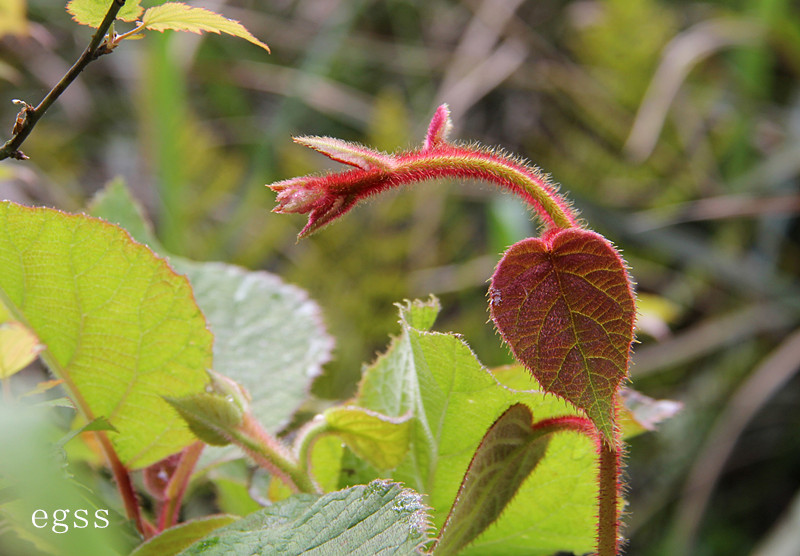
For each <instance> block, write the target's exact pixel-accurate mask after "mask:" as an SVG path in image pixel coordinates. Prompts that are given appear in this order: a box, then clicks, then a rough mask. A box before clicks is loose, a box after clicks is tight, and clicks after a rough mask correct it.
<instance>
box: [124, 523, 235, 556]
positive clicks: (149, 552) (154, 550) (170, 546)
mask: <svg viewBox="0 0 800 556" xmlns="http://www.w3.org/2000/svg"><path fill="white" fill-rule="evenodd" d="M236 519H237V518H236V517H235V516H231V515H212V516H209V517H204V518H200V519H193V520H191V521H186V522H184V523H181V524H180V525H176V526H175V527H171V528H169V529H167V530H166V531H164V532H162V533H161V534H160V535H158V536H156V537H153V538H152V539H150V540H148V541H147V542H144V543H142V544H140V545H139V546H137V547H136V550H134V551H133V552H131V554H130V556H175V555H176V554H179V553H180V552H182V551H183V550H184V549H186V548H189V547H190V546H191V545H192V544H193V543H194V542H196V541H197V540H199V539H202V538H203V537H205V536H207V535H209V534H211V533H212V532H213V531H214V530H216V529H219V528H220V527H224V526H226V525H229V524H231V523H232V522H235V521H236Z"/></svg>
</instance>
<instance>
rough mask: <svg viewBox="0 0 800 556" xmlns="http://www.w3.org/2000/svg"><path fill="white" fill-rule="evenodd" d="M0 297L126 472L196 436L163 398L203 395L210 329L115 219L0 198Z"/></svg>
mask: <svg viewBox="0 0 800 556" xmlns="http://www.w3.org/2000/svg"><path fill="white" fill-rule="evenodd" d="M0 268H2V269H3V272H2V273H0V297H2V298H3V302H4V304H5V305H6V307H7V308H8V309H9V310H10V311H11V312H12V313H13V314H14V315H15V316H16V317H17V318H19V319H21V320H24V322H25V323H26V324H27V325H28V326H29V327H30V329H31V330H32V331H33V332H35V333H36V335H37V336H38V337H39V339H40V341H41V342H42V343H43V344H44V345H45V346H47V348H46V350H45V351H44V352H42V357H43V359H44V361H45V362H46V363H47V365H48V366H49V367H50V369H51V370H52V372H53V373H54V374H55V375H56V376H57V377H58V378H62V379H64V386H65V387H66V388H67V391H68V392H69V393H70V396H71V397H72V399H73V400H74V401H76V402H77V403H79V405H81V406H82V407H83V409H84V410H85V411H88V413H89V414H88V415H86V417H87V418H88V419H90V420H91V419H93V418H95V417H99V416H104V417H106V418H107V419H108V421H109V422H110V423H111V424H112V425H113V426H114V427H115V428H116V429H117V430H118V431H119V434H112V435H110V438H111V441H112V443H113V445H114V448H115V449H116V451H117V453H118V455H119V457H120V459H121V460H122V461H123V463H125V464H126V465H127V466H128V467H130V468H139V467H146V466H147V465H149V464H151V463H154V462H156V461H158V460H160V459H163V458H164V457H166V456H168V455H170V454H172V453H174V452H177V451H179V450H180V449H182V448H184V447H185V446H187V445H189V444H190V443H191V442H193V441H194V437H193V435H192V434H191V433H190V432H189V430H188V428H187V427H186V425H185V423H184V422H183V420H182V419H181V418H180V416H178V414H177V413H175V412H174V411H173V410H172V409H171V408H170V407H169V405H168V404H167V403H166V402H165V401H164V400H163V399H162V396H164V395H167V396H174V397H182V396H186V395H190V394H192V393H197V392H202V391H203V389H204V386H205V384H206V382H207V375H206V373H205V369H206V368H207V367H209V366H210V364H211V353H212V351H211V350H212V348H211V343H212V337H211V334H210V332H209V331H208V330H207V328H206V323H205V319H204V318H203V315H202V313H201V312H200V310H199V308H198V307H197V305H196V303H195V301H194V297H193V295H192V290H191V288H190V286H189V283H188V281H187V280H186V278H184V277H182V276H178V275H176V274H175V273H174V272H173V271H172V269H170V268H169V266H168V265H167V264H166V262H165V261H164V260H162V259H159V258H158V257H156V256H155V255H154V254H153V253H152V251H150V250H149V249H148V248H147V247H145V246H143V245H139V244H137V243H135V242H134V241H132V240H131V238H130V236H129V235H128V234H127V233H126V232H125V231H124V230H121V229H119V228H117V227H116V226H112V225H110V224H108V223H106V222H103V221H100V220H97V219H94V218H90V217H87V216H83V215H69V214H65V213H62V212H59V211H56V210H52V209H44V208H27V207H22V206H20V205H16V204H13V203H9V202H3V203H0Z"/></svg>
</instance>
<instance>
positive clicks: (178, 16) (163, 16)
mask: <svg viewBox="0 0 800 556" xmlns="http://www.w3.org/2000/svg"><path fill="white" fill-rule="evenodd" d="M142 24H143V25H144V26H145V28H147V29H152V30H154V31H166V30H168V29H171V30H173V31H189V32H190V33H197V34H200V33H202V32H203V31H210V32H212V33H217V34H219V33H227V34H229V35H233V36H234V37H239V38H242V39H244V40H246V41H248V42H251V43H253V44H255V45H258V46H260V47H261V48H263V49H264V50H266V51H267V52H269V47H268V46H267V45H266V44H264V43H263V42H261V41H260V40H258V39H257V38H255V37H254V36H253V35H252V34H251V33H250V31H248V30H247V29H245V27H244V26H243V25H242V24H241V23H239V22H238V21H234V20H233V19H228V18H227V17H223V16H221V15H220V14H218V13H214V12H212V11H209V10H206V9H204V8H195V7H192V6H187V5H186V4H182V3H180V2H167V3H166V4H161V5H160V6H153V7H152V8H148V9H147V11H146V12H144V16H143V17H142Z"/></svg>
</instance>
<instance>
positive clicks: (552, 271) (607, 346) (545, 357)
mask: <svg viewBox="0 0 800 556" xmlns="http://www.w3.org/2000/svg"><path fill="white" fill-rule="evenodd" d="M489 297H490V303H489V305H490V310H491V314H492V319H493V320H494V323H495V325H496V326H497V329H498V331H500V334H501V335H502V336H503V339H504V340H505V342H506V343H507V344H508V345H509V346H510V347H511V351H512V352H513V353H514V355H515V356H516V358H517V359H519V360H520V361H521V362H522V363H523V364H524V365H525V366H526V367H527V368H528V370H529V371H530V372H531V373H532V374H533V376H534V377H535V378H536V379H537V380H538V381H539V383H540V384H541V385H542V387H543V388H544V389H545V390H547V391H548V392H550V393H553V394H556V395H557V396H560V397H562V398H565V399H566V400H569V401H570V402H572V403H573V404H575V405H576V406H578V407H580V408H581V409H583V410H584V411H586V414H587V415H588V416H589V418H590V419H591V420H592V421H593V422H594V423H595V425H596V426H597V428H598V429H599V430H600V431H601V432H602V433H603V435H604V436H605V437H606V438H607V439H608V441H609V442H610V443H612V444H613V443H614V440H613V439H614V428H615V399H616V393H617V390H618V389H619V386H620V384H621V383H622V381H623V380H624V379H625V377H626V376H627V374H628V359H629V353H630V346H631V343H632V342H633V324H634V319H635V315H636V309H635V305H634V297H633V289H632V287H631V283H630V280H629V278H628V273H627V271H626V270H625V265H624V263H623V261H622V258H621V257H620V255H619V253H617V251H616V250H615V249H614V247H613V246H612V245H611V244H610V243H609V242H608V240H606V239H605V238H604V237H603V236H601V235H600V234H597V233H596V232H593V231H590V230H583V229H578V228H568V229H563V230H558V231H556V232H554V233H551V234H548V235H546V236H545V237H544V238H528V239H525V240H523V241H520V242H519V243H516V244H514V245H512V246H511V247H510V248H509V249H508V251H506V253H505V255H503V258H502V259H501V260H500V262H499V263H498V265H497V269H496V270H495V273H494V276H493V277H492V285H491V287H490V289H489Z"/></svg>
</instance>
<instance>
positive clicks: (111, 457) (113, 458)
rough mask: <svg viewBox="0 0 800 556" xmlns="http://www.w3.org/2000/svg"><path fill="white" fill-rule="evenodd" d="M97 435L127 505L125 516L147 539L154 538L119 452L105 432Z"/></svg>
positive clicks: (99, 432)
mask: <svg viewBox="0 0 800 556" xmlns="http://www.w3.org/2000/svg"><path fill="white" fill-rule="evenodd" d="M95 435H96V436H97V440H98V441H99V442H100V446H101V447H102V449H103V453H105V456H106V460H108V465H109V467H111V472H112V473H113V474H114V480H115V481H116V482H117V488H118V489H119V493H120V496H121V497H122V502H123V503H124V504H125V514H126V515H127V516H128V519H130V520H132V521H133V522H134V524H135V525H136V529H137V530H138V531H139V533H141V534H142V536H143V537H144V538H145V539H148V538H150V537H151V536H153V534H154V533H155V531H154V529H153V526H152V525H151V524H150V523H146V522H145V521H144V520H143V519H142V512H141V510H140V509H139V501H138V499H137V498H136V491H135V490H134V488H133V483H132V482H131V476H130V474H129V473H128V469H127V468H126V467H125V466H124V465H123V464H122V462H121V461H120V459H119V458H118V457H117V452H116V451H115V450H114V447H113V446H112V445H111V441H110V440H109V439H108V435H107V434H106V433H105V431H95Z"/></svg>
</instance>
